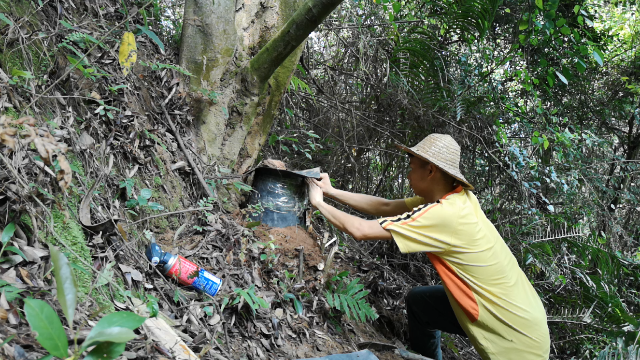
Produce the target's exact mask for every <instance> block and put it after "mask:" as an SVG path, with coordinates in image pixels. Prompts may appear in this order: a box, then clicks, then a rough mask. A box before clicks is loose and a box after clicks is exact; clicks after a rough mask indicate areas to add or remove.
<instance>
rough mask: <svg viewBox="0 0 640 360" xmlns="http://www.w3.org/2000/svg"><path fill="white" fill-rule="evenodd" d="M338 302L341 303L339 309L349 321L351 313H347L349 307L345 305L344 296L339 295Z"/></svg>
mask: <svg viewBox="0 0 640 360" xmlns="http://www.w3.org/2000/svg"><path fill="white" fill-rule="evenodd" d="M340 302H341V304H340V307H341V308H342V311H344V313H345V314H346V315H347V317H348V318H350V319H351V312H350V311H349V305H348V304H347V299H346V296H345V295H340Z"/></svg>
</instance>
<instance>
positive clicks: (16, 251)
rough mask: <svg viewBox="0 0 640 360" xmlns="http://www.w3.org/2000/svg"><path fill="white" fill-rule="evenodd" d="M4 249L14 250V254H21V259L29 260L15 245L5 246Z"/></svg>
mask: <svg viewBox="0 0 640 360" xmlns="http://www.w3.org/2000/svg"><path fill="white" fill-rule="evenodd" d="M5 250H7V251H11V252H14V253H16V254H18V255H20V256H22V258H23V259H25V260H27V261H29V259H27V257H26V256H24V254H23V253H22V251H20V249H18V248H17V247H15V246H7V247H6V248H5Z"/></svg>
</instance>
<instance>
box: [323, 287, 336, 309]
mask: <svg viewBox="0 0 640 360" xmlns="http://www.w3.org/2000/svg"><path fill="white" fill-rule="evenodd" d="M325 296H326V298H327V302H328V303H329V306H330V307H335V306H334V302H333V294H331V293H330V292H328V291H327V293H326V295H325Z"/></svg>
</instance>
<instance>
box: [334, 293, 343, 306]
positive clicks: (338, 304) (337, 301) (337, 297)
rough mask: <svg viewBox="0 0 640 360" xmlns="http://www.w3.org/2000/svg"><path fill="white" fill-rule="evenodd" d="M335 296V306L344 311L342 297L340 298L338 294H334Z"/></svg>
mask: <svg viewBox="0 0 640 360" xmlns="http://www.w3.org/2000/svg"><path fill="white" fill-rule="evenodd" d="M333 296H334V299H335V300H334V304H335V305H336V309H338V310H342V309H341V308H340V297H339V295H338V294H333Z"/></svg>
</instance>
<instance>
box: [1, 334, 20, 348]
mask: <svg viewBox="0 0 640 360" xmlns="http://www.w3.org/2000/svg"><path fill="white" fill-rule="evenodd" d="M14 337H16V336H15V335H11V336H9V337H8V338H6V339H4V341H3V342H2V344H0V348H1V347H3V346H5V345H7V344H8V343H9V341H11V340H13V338H14Z"/></svg>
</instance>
